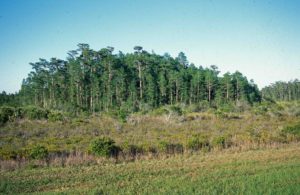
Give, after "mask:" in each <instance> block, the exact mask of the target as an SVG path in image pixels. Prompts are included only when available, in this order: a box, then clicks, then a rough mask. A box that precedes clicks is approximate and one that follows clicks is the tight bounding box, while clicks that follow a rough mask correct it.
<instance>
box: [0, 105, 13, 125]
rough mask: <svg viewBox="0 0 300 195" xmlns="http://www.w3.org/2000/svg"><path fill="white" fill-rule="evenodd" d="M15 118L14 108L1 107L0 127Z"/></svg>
mask: <svg viewBox="0 0 300 195" xmlns="http://www.w3.org/2000/svg"><path fill="white" fill-rule="evenodd" d="M13 116H14V108H12V107H1V108H0V125H1V124H4V123H6V122H7V121H8V120H9V119H10V118H11V117H13Z"/></svg>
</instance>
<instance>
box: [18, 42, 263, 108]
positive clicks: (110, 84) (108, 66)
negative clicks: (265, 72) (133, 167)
mask: <svg viewBox="0 0 300 195" xmlns="http://www.w3.org/2000/svg"><path fill="white" fill-rule="evenodd" d="M113 51H114V48H112V47H107V48H103V49H100V50H99V51H95V50H92V49H91V48H90V47H89V45H88V44H78V48H77V49H76V50H72V51H70V52H69V53H68V57H67V59H66V60H61V59H57V58H51V59H50V60H49V61H48V60H45V59H40V60H39V61H38V62H35V63H30V64H31V66H32V68H33V71H32V72H30V74H29V75H28V77H27V78H26V79H24V80H23V83H22V88H21V90H20V92H19V96H20V101H21V104H22V105H35V106H39V107H43V108H49V109H58V110H64V111H68V112H72V113H79V112H82V111H85V112H91V113H93V112H98V111H110V110H124V111H126V112H133V111H139V110H147V109H152V108H156V107H159V106H162V105H171V104H178V103H182V104H197V103H199V102H202V101H207V102H208V103H209V104H210V105H220V104H225V103H236V102H245V103H249V104H252V103H253V102H257V101H260V99H261V97H260V92H259V90H258V88H257V86H256V85H255V84H254V83H253V82H252V81H250V82H249V81H248V80H247V78H246V77H245V76H244V75H243V74H242V73H240V72H235V73H233V74H231V73H226V74H224V75H223V76H219V71H218V68H217V66H214V65H212V66H211V67H209V68H204V67H202V66H199V67H196V66H195V65H194V64H192V63H189V62H188V60H187V57H186V56H185V54H184V53H182V52H180V53H179V54H178V56H177V57H176V58H173V57H171V56H170V55H169V54H164V55H158V54H155V53H153V52H152V53H149V52H147V51H145V50H143V48H142V47H140V46H136V47H134V53H128V54H124V53H122V52H119V53H117V54H115V53H113Z"/></svg>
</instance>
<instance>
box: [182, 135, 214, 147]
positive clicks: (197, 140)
mask: <svg viewBox="0 0 300 195" xmlns="http://www.w3.org/2000/svg"><path fill="white" fill-rule="evenodd" d="M209 147H210V144H209V140H208V138H207V136H204V135H200V134H198V135H193V136H192V137H190V138H189V139H188V140H187V148H188V149H189V150H192V151H198V150H201V149H208V148H209Z"/></svg>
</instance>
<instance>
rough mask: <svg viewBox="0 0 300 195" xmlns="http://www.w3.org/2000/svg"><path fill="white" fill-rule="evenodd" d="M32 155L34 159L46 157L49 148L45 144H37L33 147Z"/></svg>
mask: <svg viewBox="0 0 300 195" xmlns="http://www.w3.org/2000/svg"><path fill="white" fill-rule="evenodd" d="M30 157H31V158H32V159H45V158H47V157H48V150H47V148H46V147H44V146H40V145H37V146H35V147H33V148H32V149H31V151H30Z"/></svg>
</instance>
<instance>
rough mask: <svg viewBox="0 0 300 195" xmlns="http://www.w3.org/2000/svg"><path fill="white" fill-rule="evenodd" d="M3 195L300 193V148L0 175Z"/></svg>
mask: <svg viewBox="0 0 300 195" xmlns="http://www.w3.org/2000/svg"><path fill="white" fill-rule="evenodd" d="M0 180H1V185H0V191H1V193H3V194H18V193H21V194H26V193H30V194H31V193H37V194H300V144H299V143H297V144H289V145H284V146H281V147H279V148H274V147H273V148H269V149H260V150H249V151H243V152H237V151H235V150H223V151H216V152H211V153H207V154H194V155H178V156H173V157H170V158H166V159H160V160H157V159H156V160H155V159H153V160H148V161H147V160H140V161H135V162H129V163H120V164H111V163H110V164H107V165H91V166H70V167H65V168H63V167H51V166H50V167H45V168H35V169H29V168H23V169H17V170H15V171H1V176H0Z"/></svg>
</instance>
